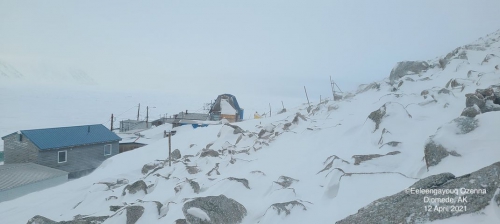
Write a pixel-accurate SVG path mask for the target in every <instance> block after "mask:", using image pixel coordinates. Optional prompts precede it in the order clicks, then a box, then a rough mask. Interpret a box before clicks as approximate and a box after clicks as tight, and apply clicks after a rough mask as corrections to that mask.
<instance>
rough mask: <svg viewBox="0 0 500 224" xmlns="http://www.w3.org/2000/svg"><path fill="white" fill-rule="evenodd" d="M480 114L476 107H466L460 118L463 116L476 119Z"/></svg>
mask: <svg viewBox="0 0 500 224" xmlns="http://www.w3.org/2000/svg"><path fill="white" fill-rule="evenodd" d="M479 114H481V109H479V107H478V106H477V105H474V106H472V107H466V108H465V109H464V110H463V111H462V113H461V114H460V116H465V117H470V118H473V117H476V116H477V115H479Z"/></svg>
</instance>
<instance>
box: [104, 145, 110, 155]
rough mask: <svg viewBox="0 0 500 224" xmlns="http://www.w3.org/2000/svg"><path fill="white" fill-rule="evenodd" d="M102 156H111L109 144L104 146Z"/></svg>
mask: <svg viewBox="0 0 500 224" xmlns="http://www.w3.org/2000/svg"><path fill="white" fill-rule="evenodd" d="M104 155H105V156H109V155H111V144H107V145H104Z"/></svg>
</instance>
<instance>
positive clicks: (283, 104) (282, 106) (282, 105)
mask: <svg viewBox="0 0 500 224" xmlns="http://www.w3.org/2000/svg"><path fill="white" fill-rule="evenodd" d="M281 106H282V107H283V109H285V105H284V104H283V100H282V101H281Z"/></svg>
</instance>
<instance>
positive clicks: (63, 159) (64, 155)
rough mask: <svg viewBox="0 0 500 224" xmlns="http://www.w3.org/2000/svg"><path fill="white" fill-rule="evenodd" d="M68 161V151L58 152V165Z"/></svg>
mask: <svg viewBox="0 0 500 224" xmlns="http://www.w3.org/2000/svg"><path fill="white" fill-rule="evenodd" d="M67 160H68V153H67V151H66V150H64V151H59V152H57V163H65V162H66V161H67Z"/></svg>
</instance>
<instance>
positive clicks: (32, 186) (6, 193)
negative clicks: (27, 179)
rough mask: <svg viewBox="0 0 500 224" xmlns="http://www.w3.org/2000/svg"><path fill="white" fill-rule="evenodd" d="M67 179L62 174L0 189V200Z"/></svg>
mask: <svg viewBox="0 0 500 224" xmlns="http://www.w3.org/2000/svg"><path fill="white" fill-rule="evenodd" d="M66 181H68V175H62V176H59V177H54V178H51V179H45V180H42V181H38V182H35V183H30V184H26V185H23V186H19V187H16V188H12V189H8V190H5V191H0V202H2V201H8V200H12V199H14V198H17V197H21V196H23V195H26V194H29V193H32V192H36V191H40V190H43V189H46V188H49V187H54V186H57V185H59V184H62V183H65V182H66Z"/></svg>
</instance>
